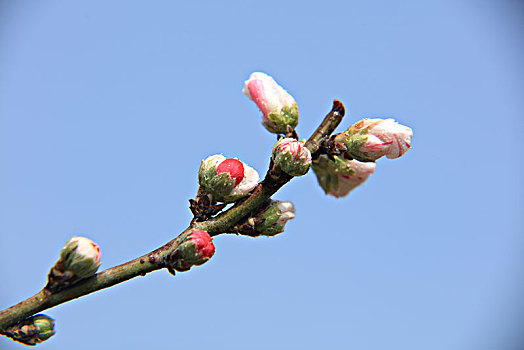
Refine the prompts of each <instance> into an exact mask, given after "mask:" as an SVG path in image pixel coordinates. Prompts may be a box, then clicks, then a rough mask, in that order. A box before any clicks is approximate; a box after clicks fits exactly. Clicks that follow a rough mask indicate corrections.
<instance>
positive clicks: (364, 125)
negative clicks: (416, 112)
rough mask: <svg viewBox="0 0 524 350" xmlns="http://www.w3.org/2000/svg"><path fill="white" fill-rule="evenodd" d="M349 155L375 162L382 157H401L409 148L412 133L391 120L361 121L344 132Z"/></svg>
mask: <svg viewBox="0 0 524 350" xmlns="http://www.w3.org/2000/svg"><path fill="white" fill-rule="evenodd" d="M345 134H346V135H348V136H349V139H348V140H349V141H348V142H347V143H346V145H347V146H348V149H349V152H350V154H352V155H354V156H355V157H356V158H359V159H361V160H370V161H375V160H377V159H378V158H380V157H382V156H386V157H387V158H390V159H393V158H398V157H401V156H402V155H403V154H404V153H406V152H407V151H408V150H409V148H410V147H411V138H412V137H413V131H412V130H411V129H410V128H408V127H407V126H404V125H400V124H398V123H396V122H395V121H394V120H393V119H363V120H361V121H359V122H358V123H356V124H354V125H353V126H351V127H350V128H349V129H348V130H347V131H346V132H345Z"/></svg>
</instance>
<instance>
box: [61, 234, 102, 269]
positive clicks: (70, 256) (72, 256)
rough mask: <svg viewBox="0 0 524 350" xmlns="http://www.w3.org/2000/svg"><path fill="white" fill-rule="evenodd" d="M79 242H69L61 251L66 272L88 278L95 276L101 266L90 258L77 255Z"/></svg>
mask: <svg viewBox="0 0 524 350" xmlns="http://www.w3.org/2000/svg"><path fill="white" fill-rule="evenodd" d="M77 248H78V242H71V243H70V242H69V241H68V242H67V243H66V245H65V246H64V247H63V248H62V250H61V251H60V259H61V260H62V264H63V265H64V270H65V271H72V272H73V273H74V274H75V276H77V277H80V278H87V277H91V276H93V275H94V274H95V273H96V271H97V270H98V267H99V266H100V264H97V263H95V262H94V261H93V259H91V258H90V257H87V256H83V255H80V254H76V249H77Z"/></svg>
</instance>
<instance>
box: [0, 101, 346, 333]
mask: <svg viewBox="0 0 524 350" xmlns="http://www.w3.org/2000/svg"><path fill="white" fill-rule="evenodd" d="M343 116H344V106H343V105H342V103H341V102H340V101H338V100H335V101H334V103H333V108H332V110H331V111H330V112H329V113H328V115H327V116H326V117H325V118H324V120H323V122H322V124H321V125H320V126H319V127H318V128H317V130H316V131H315V132H314V133H313V135H312V136H311V137H310V138H309V140H308V141H307V142H306V147H308V148H309V150H310V151H311V153H314V152H315V151H317V150H318V147H319V143H320V141H321V140H322V139H323V138H324V137H326V136H329V135H330V134H331V133H332V132H333V131H334V130H335V128H336V127H337V126H338V124H339V123H340V122H341V121H342V117H343ZM292 178H293V177H292V176H290V175H287V174H286V173H284V172H282V171H280V170H279V169H278V168H276V167H274V166H273V164H272V163H271V165H270V169H269V170H268V172H267V174H266V177H265V178H264V180H263V181H262V182H260V183H259V184H258V186H257V187H256V188H255V190H254V191H253V193H252V194H251V195H250V196H249V197H248V198H247V199H246V200H244V201H241V202H239V203H237V204H236V205H235V206H233V207H232V208H230V209H229V210H227V211H225V212H223V213H221V214H219V215H218V216H216V217H214V218H211V219H209V220H207V221H203V222H193V223H192V225H191V226H189V227H188V228H187V229H186V230H185V231H184V232H182V233H181V234H180V235H179V236H178V237H176V238H175V239H173V240H171V241H170V242H168V243H166V244H165V245H163V246H162V247H160V248H158V249H156V250H154V251H152V252H150V253H148V254H145V255H143V256H141V257H139V258H136V259H134V260H131V261H129V262H126V263H123V264H121V265H118V266H115V267H112V268H109V269H107V270H105V271H102V272H99V273H97V274H96V275H94V276H92V277H89V278H86V279H83V280H80V281H79V282H78V283H76V284H74V285H72V286H70V287H67V288H65V289H63V290H60V291H57V292H54V293H52V292H50V291H49V290H47V289H45V288H44V289H42V290H41V291H40V292H39V293H37V294H35V295H34V296H32V297H31V298H29V299H27V300H24V301H22V302H20V303H18V304H16V305H14V306H12V307H10V308H8V309H5V310H3V311H0V334H5V330H6V329H7V328H8V327H9V326H12V325H14V324H16V323H18V322H21V321H23V320H24V319H26V318H27V317H29V316H32V315H34V314H37V313H39V312H41V311H43V310H46V309H49V308H52V307H54V306H57V305H59V304H62V303H65V302H68V301H70V300H73V299H76V298H79V297H81V296H84V295H87V294H90V293H93V292H96V291H99V290H101V289H105V288H108V287H111V286H114V285H116V284H118V283H121V282H124V281H127V280H130V279H132V278H135V277H138V276H145V275H146V274H147V273H149V272H152V271H155V270H159V269H161V268H164V267H167V266H166V264H165V260H164V258H165V257H166V256H167V255H169V254H171V253H173V252H174V251H175V250H176V249H177V248H178V246H179V244H181V243H182V242H183V241H184V240H185V239H186V237H187V236H188V235H189V234H191V232H192V231H193V230H203V231H206V232H208V233H209V234H210V235H211V236H216V235H219V234H222V233H227V232H230V229H231V228H232V227H233V226H234V225H235V224H237V223H238V222H239V221H240V220H242V219H243V218H245V217H246V216H247V215H249V214H251V213H253V212H255V211H256V210H257V209H259V208H260V206H262V205H263V204H264V202H265V201H266V200H268V199H270V198H271V196H272V195H273V194H275V193H276V192H277V191H278V190H279V189H280V188H281V187H282V186H284V185H285V184H286V183H287V182H289V181H290V180H291V179H292Z"/></svg>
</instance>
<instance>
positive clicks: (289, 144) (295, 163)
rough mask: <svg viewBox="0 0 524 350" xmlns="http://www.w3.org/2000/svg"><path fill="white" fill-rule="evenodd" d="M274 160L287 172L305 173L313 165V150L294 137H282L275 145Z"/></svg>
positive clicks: (292, 173)
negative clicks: (310, 150)
mask: <svg viewBox="0 0 524 350" xmlns="http://www.w3.org/2000/svg"><path fill="white" fill-rule="evenodd" d="M273 161H274V162H275V164H276V165H278V166H279V167H280V169H282V170H283V171H284V172H285V173H286V174H288V175H291V176H302V175H305V174H306V173H307V172H308V171H309V168H310V167H311V152H309V149H307V148H306V146H304V143H303V142H301V141H297V140H295V139H292V138H283V139H280V140H279V141H278V142H277V143H276V144H275V146H273Z"/></svg>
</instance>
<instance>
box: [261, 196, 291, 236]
mask: <svg viewBox="0 0 524 350" xmlns="http://www.w3.org/2000/svg"><path fill="white" fill-rule="evenodd" d="M281 214H282V212H281V211H280V209H279V208H278V202H272V203H271V204H270V205H269V207H268V208H267V209H266V210H265V211H264V212H262V213H260V218H262V219H264V220H259V221H260V222H261V223H259V224H256V225H255V231H257V232H258V233H260V234H261V235H263V236H274V235H276V234H279V233H282V232H284V225H282V224H279V223H278V219H279V218H280V215H281Z"/></svg>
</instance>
